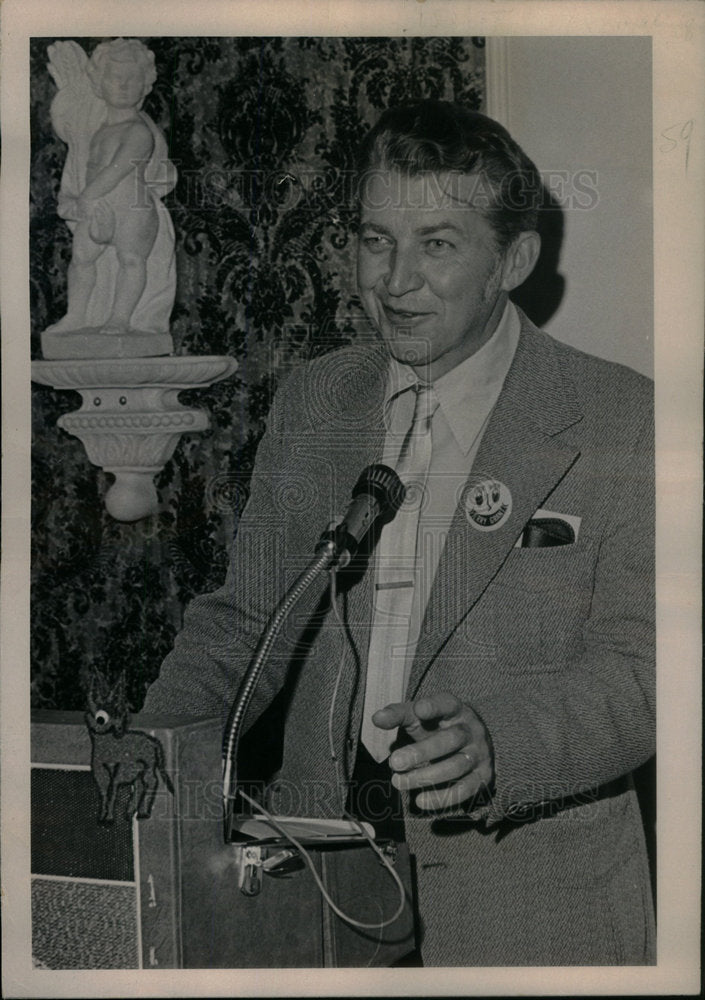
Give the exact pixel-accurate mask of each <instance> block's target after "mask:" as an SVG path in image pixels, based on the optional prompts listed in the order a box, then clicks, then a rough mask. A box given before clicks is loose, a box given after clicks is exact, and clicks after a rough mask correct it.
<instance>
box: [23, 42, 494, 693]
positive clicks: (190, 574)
mask: <svg viewBox="0 0 705 1000" xmlns="http://www.w3.org/2000/svg"><path fill="white" fill-rule="evenodd" d="M102 40H103V39H97V38H96V39H87V38H83V39H80V40H79V42H80V44H82V45H83V46H84V48H85V49H86V51H87V52H88V53H90V52H91V51H92V50H93V48H94V47H95V45H96V44H98V42H99V41H102ZM142 40H143V41H144V42H145V44H147V45H148V47H149V48H150V49H151V50H152V51H153V52H154V54H155V57H156V65H157V69H158V79H157V82H156V83H155V85H154V88H153V90H152V92H151V93H150V94H149V95H148V97H147V99H146V101H145V105H144V110H145V111H146V112H147V113H148V114H149V115H150V116H151V117H152V118H153V119H154V121H155V122H156V123H157V124H158V125H159V126H160V128H161V129H162V130H163V131H164V132H165V134H166V136H167V140H168V143H169V156H170V158H171V160H172V161H173V162H174V163H175V164H176V165H177V168H178V171H179V181H178V183H177V185H176V188H175V190H174V191H173V192H172V193H171V195H169V196H168V197H167V198H166V199H165V203H166V204H167V206H168V208H169V211H170V213H171V217H172V219H173V222H174V226H175V229H176V238H177V272H178V289H177V296H176V303H175V307H174V310H173V313H172V335H173V338H174V343H175V349H176V353H178V354H226V355H230V356H232V357H235V358H237V360H238V362H239V370H238V372H237V373H236V374H235V376H233V377H232V378H231V379H229V380H227V381H225V382H221V383H219V384H217V385H215V386H213V387H211V388H210V389H207V390H202V391H199V392H193V393H190V394H184V396H183V397H182V398H183V401H184V402H189V403H190V404H191V405H195V406H198V407H201V408H204V409H207V410H208V411H209V412H210V415H211V424H212V426H211V430H210V431H208V432H206V433H203V434H199V435H192V436H184V437H183V438H182V439H181V442H180V444H179V445H178V447H177V450H176V453H175V455H174V458H173V459H172V460H171V461H170V462H169V463H168V464H167V466H166V468H165V469H164V471H163V472H162V473H161V474H160V475H159V476H158V478H157V487H158V493H159V500H160V510H159V513H158V514H156V515H154V516H153V517H150V518H147V519H145V520H142V521H138V522H135V523H132V524H124V523H119V522H117V521H115V520H113V519H112V518H111V517H110V515H108V514H107V513H106V511H105V509H104V507H103V503H102V497H103V495H104V493H105V491H106V489H107V487H108V485H109V478H108V476H107V475H106V474H104V473H102V472H101V471H100V470H98V469H97V468H95V467H94V466H93V465H91V464H90V463H89V461H88V459H87V457H86V454H85V451H84V449H83V445H82V444H81V443H80V442H79V441H78V439H76V438H74V437H70V436H69V435H68V434H66V433H65V432H63V431H61V430H59V429H57V427H56V420H57V418H58V417H59V416H60V414H62V413H65V412H67V411H70V410H72V409H76V408H77V406H78V405H79V403H80V399H79V397H78V395H77V394H72V393H71V392H66V391H61V392H60V391H53V390H51V389H48V388H46V387H43V386H33V393H32V405H33V428H34V434H33V452H32V472H33V484H32V489H33V499H32V643H31V644H32V704H33V706H34V707H41V708H61V709H82V708H83V707H84V702H85V691H86V685H87V683H88V679H89V677H90V675H91V672H92V671H93V670H96V669H97V670H99V671H100V672H102V673H104V674H105V675H107V676H109V677H115V676H116V675H118V674H119V673H120V672H122V671H124V672H125V674H126V678H127V693H128V700H129V705H130V708H131V709H132V710H133V711H137V710H139V708H140V706H141V704H142V701H143V698H144V693H145V690H146V688H147V686H148V685H149V684H150V683H151V681H152V680H153V679H154V677H155V676H156V674H157V672H158V670H159V665H160V663H161V661H162V659H163V657H164V656H165V655H166V653H167V652H168V651H169V649H170V647H171V644H172V641H173V638H174V635H175V633H176V631H177V630H178V629H179V627H180V624H181V620H182V614H183V610H184V607H185V605H186V604H187V603H188V601H189V600H190V599H191V598H192V597H193V596H195V595H196V594H198V593H201V592H204V591H207V590H213V589H215V588H216V587H217V586H219V584H220V583H221V582H222V579H223V577H224V575H225V570H226V565H227V559H228V549H229V545H230V543H231V540H232V538H233V535H234V532H235V531H236V530H237V522H238V516H239V513H240V511H241V510H242V507H243V505H244V503H245V501H246V498H247V488H248V480H249V475H250V472H251V468H252V461H253V457H254V454H255V451H256V448H257V443H258V440H259V437H260V435H261V433H262V430H263V427H264V421H265V417H266V415H267V411H268V408H269V405H270V402H271V398H272V393H273V392H274V390H275V388H276V384H277V379H278V378H279V377H280V376H281V374H282V373H283V372H284V371H286V370H287V368H288V367H290V365H291V364H292V363H293V362H294V361H297V360H299V359H306V358H308V357H313V356H315V355H318V354H320V353H322V352H324V351H328V350H331V349H333V348H335V347H337V346H339V345H342V344H345V343H349V342H351V341H352V340H354V339H355V337H356V336H357V335H358V334H359V332H360V331H361V330H363V329H366V324H365V320H364V316H363V313H362V310H361V307H360V304H359V302H358V299H357V295H356V290H355V272H354V236H353V231H354V221H355V220H354V214H353V210H352V207H351V204H350V198H349V194H350V178H351V175H352V167H353V163H354V158H355V154H356V150H357V147H358V145H359V142H360V139H361V138H362V136H363V135H364V133H365V131H366V130H367V128H368V127H369V126H370V125H371V124H372V122H373V121H374V120H375V119H376V118H377V116H378V114H379V112H380V111H381V110H382V109H384V108H385V107H387V106H388V105H391V104H396V103H402V102H404V101H408V100H413V99H416V98H419V97H437V98H445V99H450V100H458V101H462V102H465V103H467V104H468V105H470V106H471V107H475V108H479V107H482V105H483V103H484V52H483V40H482V39H480V38H473V39H471V38H206V39H203V38H145V39H142ZM52 41H55V39H33V40H32V44H31V69H32V89H31V129H32V132H31V142H32V149H31V178H30V195H31V250H30V253H31V260H30V282H31V289H30V291H31V315H32V357H33V358H39V357H41V352H40V348H39V334H40V333H41V331H42V330H43V329H44V328H45V327H46V326H47V325H48V324H49V323H51V322H54V321H56V320H57V319H58V318H60V317H61V316H62V315H63V313H64V310H65V306H66V300H65V287H66V279H65V275H66V269H67V266H68V262H69V258H70V250H71V243H70V234H69V231H68V229H67V227H66V225H65V224H64V223H63V222H62V221H61V220H60V219H59V218H58V217H57V215H56V198H57V192H58V187H59V180H60V175H61V169H62V166H63V161H64V157H65V146H64V144H63V143H62V142H61V141H60V140H59V139H58V138H57V137H56V136H55V135H54V134H53V131H52V128H51V123H50V117H49V106H50V103H51V99H52V97H53V95H54V93H55V87H54V84H53V82H52V80H51V78H50V76H49V74H48V72H47V69H46V63H47V55H46V50H47V47H48V45H50V44H51V42H52ZM300 500H301V498H297V497H296V496H295V495H292V496H291V498H290V502H292V503H297V502H300Z"/></svg>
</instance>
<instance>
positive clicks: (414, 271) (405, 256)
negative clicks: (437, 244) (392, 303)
mask: <svg viewBox="0 0 705 1000" xmlns="http://www.w3.org/2000/svg"><path fill="white" fill-rule="evenodd" d="M385 284H386V286H387V291H388V292H389V294H390V295H396V296H399V295H404V294H405V293H406V292H413V291H415V290H416V289H418V288H420V287H421V285H422V284H423V277H422V276H421V274H420V272H419V267H418V260H417V259H416V254H415V253H413V251H410V250H402V249H400V248H399V247H397V248H396V249H395V250H394V251H393V253H392V254H391V255H390V258H389V272H388V274H387V275H386V277H385Z"/></svg>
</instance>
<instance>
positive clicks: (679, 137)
mask: <svg viewBox="0 0 705 1000" xmlns="http://www.w3.org/2000/svg"><path fill="white" fill-rule="evenodd" d="M694 124H695V122H694V120H693V119H692V118H690V119H688V121H687V122H678V123H677V124H676V125H670V126H669V127H668V128H667V129H664V130H663V132H662V133H661V139H662V140H663V142H661V143H659V150H660V152H662V153H672V152H673V150H674V149H677V148H678V147H679V146H685V166H686V169H687V168H688V156H689V154H690V139H691V136H692V134H693V126H694Z"/></svg>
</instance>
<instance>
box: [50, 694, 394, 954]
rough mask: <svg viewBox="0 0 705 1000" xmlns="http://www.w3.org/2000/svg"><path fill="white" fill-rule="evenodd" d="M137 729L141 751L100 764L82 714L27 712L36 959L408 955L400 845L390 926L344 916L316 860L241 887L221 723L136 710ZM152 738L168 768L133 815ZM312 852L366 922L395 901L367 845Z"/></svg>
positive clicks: (337, 893) (346, 904)
mask: <svg viewBox="0 0 705 1000" xmlns="http://www.w3.org/2000/svg"><path fill="white" fill-rule="evenodd" d="M132 733H137V735H136V736H135V738H134V740H133V741H132V746H130V745H129V744H130V741H129V740H128V742H127V743H125V742H124V740H125V738H123V741H122V742H121V743H120V745H121V747H123V748H124V750H121V752H120V754H119V755H118V759H115V760H113V759H111V760H108V761H102V762H100V763H98V764H97V765H96V769H95V770H96V772H97V773H96V774H94V769H93V768H92V766H91V740H90V737H89V733H88V730H87V727H86V724H85V722H84V719H83V716H82V715H81V713H77V712H76V713H74V712H70V713H66V712H37V713H35V714H34V715H33V717H32V752H31V759H32V797H31V814H32V827H31V828H32V845H31V856H32V880H31V882H32V944H33V957H34V960H35V962H36V964H37V965H39V966H44V967H48V968H53V969H138V968H161V969H170V968H191V969H195V968H202V969H208V968H293V967H304V968H316V967H344V966H347V967H361V966H372V967H374V966H377V967H379V966H386V965H391V964H393V963H394V962H395V961H397V960H400V959H402V958H403V956H405V955H407V954H408V953H409V952H411V951H412V950H413V948H414V920H413V906H412V892H411V874H410V866H409V857H408V853H407V852H406V849H405V846H404V845H399V849H398V852H397V858H396V862H395V864H396V869H397V871H398V872H399V874H400V876H401V877H402V881H403V882H404V884H405V886H406V897H407V899H406V902H407V905H406V906H405V908H404V910H403V912H402V914H401V915H400V916H399V917H398V918H397V920H395V921H394V922H393V923H392V924H391V925H390V926H388V927H386V928H383V929H381V930H363V929H361V928H356V927H354V926H352V925H350V924H348V923H346V922H344V921H343V920H341V919H340V918H339V917H338V916H337V915H336V914H334V913H333V911H332V910H330V908H329V907H328V906H327V905H326V903H325V902H324V901H323V899H322V897H321V894H320V892H319V890H318V887H317V886H316V884H315V881H314V879H313V876H312V875H311V872H310V871H309V870H308V868H306V869H304V870H302V871H297V872H294V873H293V874H291V875H289V876H288V877H273V876H270V875H267V874H263V875H262V876H261V878H260V879H259V883H260V891H259V892H257V894H256V895H251V896H248V895H245V894H244V893H243V892H242V891H241V888H240V882H241V881H242V878H241V875H242V871H243V867H242V864H241V860H242V857H243V851H242V850H241V849H240V848H237V847H235V846H234V845H232V844H226V843H224V839H223V821H222V802H221V778H220V769H221V765H220V745H221V727H220V723H219V722H216V721H214V720H205V721H194V720H188V719H180V718H165V717H157V716H148V715H142V716H136V717H135V718H134V719H133V720H132V722H131V724H130V727H129V732H128V734H127V735H128V736H130V734H132ZM139 734H142V735H139ZM140 741H141V742H140ZM154 741H158V742H159V744H160V745H161V748H162V750H163V764H164V767H163V770H162V771H161V773H157V771H158V769H155V773H152V774H151V779H152V782H151V783H152V787H151V788H148V789H147V791H148V793H149V792H153V794H154V797H153V801H151V802H150V801H149V794H148V795H147V798H146V800H145V801H143V802H142V803H141V811H142V812H144V811H148V812H149V815H148V816H144V817H142V818H138V816H137V815H134V814H133V813H134V806H135V805H136V801H135V792H138V793H139V792H140V790H141V785H140V782H139V781H132V782H131V781H129V778H130V776H131V775H132V774H136V773H137V770H134V766H135V762H134V759H133V758H134V757H135V753H137V756H139V754H140V753H142V757H143V758H144V757H145V756H147V754H146V753H145V752H143V751H149V748H150V747H153V746H154V745H155V744H154ZM138 764H140V766H143V765H144V760H142V761H141V763H140V762H138ZM131 768H133V770H132V771H131V770H130V769H131ZM138 769H139V768H138ZM111 773H112V779H113V788H115V789H117V791H116V795H115V802H114V815H113V818H112V820H111V821H109V822H105V821H102V822H101V820H100V817H101V803H102V795H101V787H100V786H101V785H102V788H103V789H104V790H105V789H106V788H107V786H108V779H109V777H110V775H111ZM165 774H166V777H165ZM96 778H98V780H96ZM157 778H158V782H157ZM99 782H100V784H99ZM167 782H168V783H169V784H170V785H171V789H170V788H169V785H168V784H167ZM172 789H173V790H172ZM272 850H274V849H272ZM311 856H312V858H313V861H314V865H315V868H316V870H317V872H318V873H319V875H320V877H321V878H322V879H323V881H324V884H325V885H326V887H327V889H328V891H329V892H330V894H331V895H332V897H333V899H334V900H335V901H336V902H337V903H338V905H339V906H340V907H341V908H342V909H343V910H344V911H345V912H347V913H349V914H350V915H351V916H353V917H355V918H356V919H357V920H360V921H362V922H368V923H372V922H378V921H380V920H381V919H383V918H384V917H388V916H390V915H392V914H393V913H394V911H395V910H396V908H397V905H398V890H397V887H396V885H395V883H394V881H393V880H392V879H391V877H390V876H389V873H388V872H386V871H385V870H384V868H383V867H382V865H381V864H380V862H379V860H378V859H377V857H376V855H375V854H374V853H373V852H372V851H371V850H370V849H369V847H368V846H359V847H358V846H355V847H341V846H338V847H333V848H324V849H314V850H312V851H311Z"/></svg>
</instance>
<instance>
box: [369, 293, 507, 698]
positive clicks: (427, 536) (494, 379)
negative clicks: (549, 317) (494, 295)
mask: <svg viewBox="0 0 705 1000" xmlns="http://www.w3.org/2000/svg"><path fill="white" fill-rule="evenodd" d="M519 334H520V321H519V316H518V314H517V312H516V309H515V308H514V306H513V305H512V304H511V302H507V305H506V307H505V309H504V312H503V313H502V317H501V319H500V321H499V323H498V325H497V329H496V330H495V332H494V333H493V335H492V336H491V337H490V339H489V340H488V341H487V343H486V344H483V346H482V347H481V348H480V349H479V351H477V352H476V353H475V354H472V355H471V356H470V357H469V358H466V360H465V361H462V362H461V363H460V364H459V365H457V366H456V367H455V368H453V369H451V371H449V372H447V373H446V374H445V375H443V376H441V377H440V378H438V379H437V380H436V381H435V382H434V383H433V387H434V390H435V394H436V397H437V399H438V402H439V406H438V408H437V409H436V411H435V414H434V416H433V421H432V453H431V463H430V467H429V473H428V479H427V489H426V495H425V498H424V502H423V506H422V509H421V512H420V517H419V530H418V538H417V547H416V565H415V568H414V596H413V601H412V611H411V617H410V621H409V631H408V637H407V649H406V656H405V657H404V659H403V664H404V668H403V671H402V670H400V671H399V678H398V684H397V685H396V690H397V691H398V698H397V699H396V700H399V701H402V700H403V699H404V694H405V691H406V684H407V681H408V677H409V673H410V671H411V664H412V662H413V659H414V654H415V652H416V646H417V643H418V640H419V635H420V632H421V624H422V622H423V617H424V614H425V611H426V606H427V604H428V599H429V596H430V593H431V587H432V585H433V579H434V577H435V575H436V570H437V568H438V563H439V560H440V558H441V554H442V552H443V547H444V545H445V540H446V537H447V535H448V530H449V528H450V523H451V521H452V519H453V514H454V512H455V509H456V507H457V505H458V501H459V499H460V496H461V494H462V491H463V488H464V486H465V484H466V482H467V478H468V475H469V474H470V470H471V467H472V463H473V461H474V459H475V455H476V454H477V450H478V448H479V446H480V442H481V440H482V433H483V431H484V429H485V426H486V425H487V423H488V420H489V417H490V414H491V412H492V409H493V408H494V405H495V403H496V402H497V399H498V397H499V394H500V391H501V389H502V385H503V383H504V380H505V378H506V376H507V372H508V371H509V367H510V365H511V363H512V359H513V357H514V352H515V351H516V348H517V344H518V342H519ZM418 381H419V379H418V377H417V375H416V373H415V372H414V370H413V369H412V368H410V367H409V366H408V365H403V364H401V363H400V362H399V361H397V360H396V359H394V358H392V359H391V360H390V367H389V375H388V379H387V389H386V392H385V398H384V416H385V427H386V434H385V442H384V451H383V458H382V461H383V462H384V463H385V464H386V465H389V466H391V467H392V468H395V466H396V464H397V461H398V459H399V453H400V451H401V447H402V444H403V441H404V438H405V437H406V434H407V431H408V430H409V427H410V425H411V422H412V418H413V413H414V405H415V393H414V392H413V391H410V390H411V389H412V388H413V386H414V385H415V384H416V383H417V382H418ZM490 471H491V470H490ZM488 474H489V473H488ZM382 530H383V531H384V530H386V529H384V528H383V529H382ZM382 574H383V567H380V565H379V559H376V562H375V584H377V583H378V582H379V581H380V579H381V578H382ZM376 593H377V591H376ZM373 628H374V619H373ZM401 662H402V661H401V659H400V660H398V661H397V663H398V664H400V663H401ZM391 666H392V664H374V663H368V671H370V670H378V669H388V668H389V667H391ZM383 707H384V706H383V705H370V704H368V703H367V701H366V702H365V705H364V710H363V711H364V714H365V716H369V715H371V714H372V713H373V712H375V711H376V710H377V709H379V708H383Z"/></svg>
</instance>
